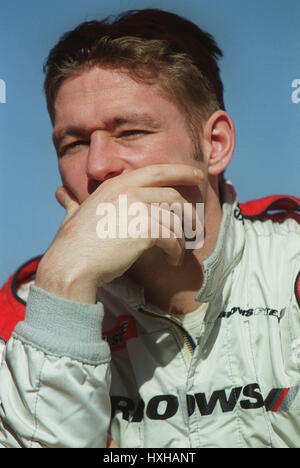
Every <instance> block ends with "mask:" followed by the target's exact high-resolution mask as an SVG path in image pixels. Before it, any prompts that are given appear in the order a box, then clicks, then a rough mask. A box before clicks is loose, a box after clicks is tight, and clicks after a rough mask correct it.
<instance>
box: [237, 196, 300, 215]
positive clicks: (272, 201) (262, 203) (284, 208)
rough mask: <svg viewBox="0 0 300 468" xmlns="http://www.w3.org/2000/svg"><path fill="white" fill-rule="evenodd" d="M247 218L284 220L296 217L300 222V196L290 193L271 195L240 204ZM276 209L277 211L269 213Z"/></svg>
mask: <svg viewBox="0 0 300 468" xmlns="http://www.w3.org/2000/svg"><path fill="white" fill-rule="evenodd" d="M240 207H241V211H242V214H243V216H244V217H245V218H250V219H253V218H259V219H272V220H273V221H284V220H285V219H287V218H294V219H296V220H297V221H298V222H300V214H299V213H297V212H298V211H300V198H296V197H292V196H290V195H272V196H269V197H264V198H260V199H258V200H252V201H249V202H246V203H241V205H240ZM271 211H276V212H277V213H273V214H271V213H269V212H271Z"/></svg>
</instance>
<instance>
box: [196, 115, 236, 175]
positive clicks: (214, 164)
mask: <svg viewBox="0 0 300 468" xmlns="http://www.w3.org/2000/svg"><path fill="white" fill-rule="evenodd" d="M202 142H203V150H204V157H205V159H206V162H207V170H208V174H209V175H213V176H215V175H219V174H221V172H223V171H224V169H226V167H227V166H228V164H229V163H230V161H231V158H232V155H233V152H234V148H235V129H234V125H233V122H232V120H231V118H230V116H229V115H228V114H227V112H225V111H222V110H219V111H216V112H214V113H213V114H212V115H211V116H210V117H209V119H208V120H207V121H206V122H205V124H204V127H203V134H202Z"/></svg>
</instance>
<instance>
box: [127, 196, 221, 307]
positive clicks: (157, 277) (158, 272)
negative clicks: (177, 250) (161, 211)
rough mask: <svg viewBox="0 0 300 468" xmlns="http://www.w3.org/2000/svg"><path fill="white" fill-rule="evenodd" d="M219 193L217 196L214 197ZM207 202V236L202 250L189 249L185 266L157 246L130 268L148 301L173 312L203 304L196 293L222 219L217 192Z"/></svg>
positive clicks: (184, 262) (132, 275)
mask: <svg viewBox="0 0 300 468" xmlns="http://www.w3.org/2000/svg"><path fill="white" fill-rule="evenodd" d="M214 195H216V196H214ZM214 195H212V196H211V197H210V200H209V202H207V203H206V204H205V212H206V213H205V237H204V245H203V247H202V248H200V249H195V250H186V252H185V256H184V261H183V263H182V265H180V266H178V267H176V266H171V265H169V264H168V263H167V262H166V259H165V254H164V252H163V251H162V250H161V249H159V248H157V247H154V248H152V249H151V250H149V251H147V252H145V253H144V254H143V255H142V256H141V257H140V259H139V260H138V261H137V262H136V263H135V264H134V265H133V267H132V268H131V269H130V271H129V274H130V276H131V277H132V278H133V279H134V280H135V281H136V282H137V283H139V284H140V285H142V286H143V287H144V290H145V296H146V300H147V301H149V302H150V303H152V304H154V305H155V306H157V307H159V308H160V309H161V310H162V311H163V312H165V313H169V314H187V313H189V312H192V311H194V310H195V309H196V308H197V307H199V303H198V302H196V301H195V299H194V297H195V294H196V293H197V292H198V291H199V289H200V288H201V286H202V283H203V279H204V277H203V268H202V262H203V260H205V259H206V258H207V257H208V256H209V255H210V254H211V253H212V251H213V249H214V247H215V244H216V240H217V236H218V232H219V228H220V223H221V219H222V208H221V205H220V202H219V198H218V196H217V194H214Z"/></svg>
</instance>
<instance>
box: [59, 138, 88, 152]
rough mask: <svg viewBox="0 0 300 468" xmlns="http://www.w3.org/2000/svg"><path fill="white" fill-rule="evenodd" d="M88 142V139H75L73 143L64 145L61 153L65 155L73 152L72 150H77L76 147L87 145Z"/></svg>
mask: <svg viewBox="0 0 300 468" xmlns="http://www.w3.org/2000/svg"><path fill="white" fill-rule="evenodd" d="M87 144H88V143H87V142H86V141H82V140H78V141H73V142H72V143H70V144H69V145H66V146H64V147H63V148H62V149H61V151H60V153H59V155H60V156H63V155H65V154H66V153H71V152H72V151H73V152H75V151H76V149H77V148H78V147H79V146H82V145H87Z"/></svg>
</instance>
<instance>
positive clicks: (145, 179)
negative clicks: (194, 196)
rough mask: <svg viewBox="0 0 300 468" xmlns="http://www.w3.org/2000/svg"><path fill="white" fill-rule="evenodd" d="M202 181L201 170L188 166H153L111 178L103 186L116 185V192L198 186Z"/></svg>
mask: <svg viewBox="0 0 300 468" xmlns="http://www.w3.org/2000/svg"><path fill="white" fill-rule="evenodd" d="M203 180H204V175H203V172H202V171H201V169H199V168H197V167H195V166H191V165H188V164H153V165H150V166H145V167H141V168H139V169H135V170H133V171H130V172H126V173H122V174H121V175H119V176H117V177H114V178H111V179H109V180H108V181H106V182H103V184H101V186H100V187H102V185H104V184H107V183H109V184H113V185H114V184H116V186H117V188H118V191H120V189H121V190H122V189H126V188H129V187H162V186H176V185H198V184H199V183H200V182H202V181H203Z"/></svg>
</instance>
